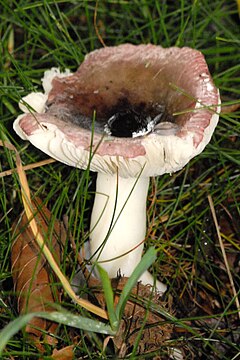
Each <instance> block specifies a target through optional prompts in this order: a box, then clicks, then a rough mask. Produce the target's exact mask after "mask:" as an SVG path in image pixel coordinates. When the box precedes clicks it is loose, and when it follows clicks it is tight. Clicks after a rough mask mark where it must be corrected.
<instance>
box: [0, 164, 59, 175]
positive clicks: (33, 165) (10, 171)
mask: <svg viewBox="0 0 240 360" xmlns="http://www.w3.org/2000/svg"><path fill="white" fill-rule="evenodd" d="M53 162H56V160H54V159H46V160H42V161H38V162H36V163H34V164H29V165H25V166H23V170H24V171H26V170H31V169H36V168H38V167H41V166H44V165H48V164H51V163H53ZM14 172H17V169H9V170H5V171H2V172H0V178H1V177H4V176H9V175H12V174H13V173H14Z"/></svg>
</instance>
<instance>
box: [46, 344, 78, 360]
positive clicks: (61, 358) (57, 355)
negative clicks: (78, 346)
mask: <svg viewBox="0 0 240 360" xmlns="http://www.w3.org/2000/svg"><path fill="white" fill-rule="evenodd" d="M73 349H74V345H70V346H66V347H64V348H62V349H60V350H57V349H54V350H53V354H52V356H51V358H52V359H54V360H72V359H73V358H74V352H73Z"/></svg>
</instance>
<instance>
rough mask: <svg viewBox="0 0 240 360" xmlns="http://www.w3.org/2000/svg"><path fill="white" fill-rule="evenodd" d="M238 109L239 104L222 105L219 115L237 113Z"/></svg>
mask: <svg viewBox="0 0 240 360" xmlns="http://www.w3.org/2000/svg"><path fill="white" fill-rule="evenodd" d="M238 109H240V103H236V104H231V105H222V107H221V113H222V114H230V113H232V112H235V111H237V110H238Z"/></svg>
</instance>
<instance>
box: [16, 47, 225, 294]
mask: <svg viewBox="0 0 240 360" xmlns="http://www.w3.org/2000/svg"><path fill="white" fill-rule="evenodd" d="M54 71H55V72H56V69H55V70H54ZM47 77H48V78H50V79H51V83H50V84H49V83H47V80H46V79H47ZM43 83H44V87H45V89H47V94H46V93H45V94H44V96H47V101H46V103H45V104H44V109H46V111H45V113H41V111H38V108H37V109H36V110H37V112H36V113H34V114H31V112H30V113H26V114H25V115H20V116H19V117H18V119H16V121H15V123H14V129H15V131H16V132H17V133H18V134H19V135H20V136H21V137H22V138H24V139H26V140H29V141H30V142H31V143H32V144H33V145H35V146H36V147H37V148H39V149H41V150H42V151H44V152H45V153H47V154H48V155H50V156H51V157H53V158H55V159H57V160H59V161H62V162H63V163H65V164H67V165H71V166H74V167H78V168H82V169H86V168H87V167H88V165H89V162H90V169H91V170H92V171H97V172H98V176H97V185H96V195H95V201H94V206H93V210H92V217H91V229H90V244H91V254H92V260H93V261H95V260H97V261H99V262H101V265H102V266H103V267H104V268H105V269H106V270H107V272H108V274H109V276H110V277H116V276H117V274H118V273H119V272H120V273H121V274H122V275H124V276H130V275H131V273H132V271H133V270H134V268H135V267H136V265H137V264H138V263H139V261H140V260H141V256H142V251H143V244H144V238H145V233H146V198H147V193H148V185H149V177H151V176H158V175H161V174H164V173H173V172H175V171H178V170H180V169H182V168H183V166H184V165H186V164H187V163H188V162H189V160H190V159H191V158H193V157H194V156H196V155H198V154H199V153H200V152H201V151H202V150H203V149H204V147H205V146H206V145H207V143H208V142H209V141H210V139H211V136H212V133H213V131H214V129H215V126H216V125H217V122H218V117H219V116H218V113H219V111H220V105H219V104H220V98H219V93H218V90H217V89H216V87H215V86H214V84H213V81H212V78H211V76H210V74H209V71H208V67H207V64H206V62H205V60H204V57H203V55H202V54H201V53H200V52H199V51H196V50H193V49H190V48H186V47H185V48H181V49H180V48H177V47H173V48H168V49H164V48H162V47H160V46H154V45H139V46H134V45H130V44H124V45H120V46H116V47H106V48H103V49H100V50H96V51H94V52H92V53H90V54H89V55H87V56H86V58H85V61H84V62H83V63H82V64H81V66H80V67H79V69H78V70H77V72H76V73H74V74H69V73H67V74H63V75H61V77H60V76H59V74H57V77H53V76H50V75H49V72H48V73H47V75H46V76H45V77H44V79H43ZM41 99H42V97H41ZM35 100H36V95H35V98H34V101H35ZM27 101H28V102H29V105H30V107H34V104H35V102H34V103H33V104H32V103H31V98H30V97H29V96H28V98H27ZM42 108H43V106H42V105H41V109H42ZM95 112H96V120H95V121H94V124H93V122H92V119H93V115H94V113H95ZM175 114H178V115H175ZM93 127H94V131H92V129H93ZM140 280H141V281H142V282H143V283H144V284H152V285H153V284H154V283H155V282H154V279H153V278H152V276H151V275H150V274H149V273H148V272H146V273H145V274H143V276H142V278H141V279H140ZM156 288H157V290H158V291H160V292H164V291H165V290H166V286H165V285H163V284H162V283H161V282H160V281H157V282H156Z"/></svg>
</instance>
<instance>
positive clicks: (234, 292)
mask: <svg viewBox="0 0 240 360" xmlns="http://www.w3.org/2000/svg"><path fill="white" fill-rule="evenodd" d="M208 201H209V205H210V209H211V213H212V217H213V221H214V225H215V228H216V231H217V236H218V241H219V244H220V248H221V251H222V255H223V259H224V263H225V266H226V270H227V274H228V277H229V281H230V284H231V287H232V292H233V296H234V298H235V303H236V307H237V311H238V317H239V319H240V304H239V299H238V296H237V292H236V288H235V285H234V281H233V277H232V274H231V271H230V268H229V265H228V260H227V256H226V252H225V248H224V245H223V241H222V237H221V234H220V230H219V225H218V221H217V216H216V212H215V209H214V204H213V200H212V197H211V195H208Z"/></svg>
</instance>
